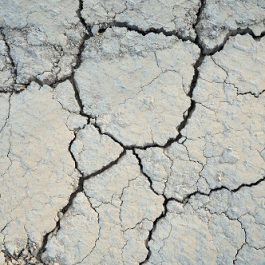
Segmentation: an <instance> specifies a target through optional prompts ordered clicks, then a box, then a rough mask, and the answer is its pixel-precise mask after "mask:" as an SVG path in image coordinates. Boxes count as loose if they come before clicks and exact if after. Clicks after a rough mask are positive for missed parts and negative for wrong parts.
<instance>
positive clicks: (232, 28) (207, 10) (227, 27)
mask: <svg viewBox="0 0 265 265" xmlns="http://www.w3.org/2000/svg"><path fill="white" fill-rule="evenodd" d="M196 28H197V31H198V34H199V40H200V42H201V43H202V45H203V47H204V49H205V50H206V51H211V50H212V49H214V48H216V47H217V46H220V45H222V43H223V42H224V40H225V39H226V38H227V36H229V35H231V34H232V35H235V34H236V32H237V30H241V31H244V30H251V31H252V32H253V34H254V35H256V36H259V35H261V34H263V33H264V32H265V2H264V1H263V0H244V1H240V0H223V1H219V0H205V6H204V8H203V11H202V14H201V19H200V21H199V23H198V24H197V26H196Z"/></svg>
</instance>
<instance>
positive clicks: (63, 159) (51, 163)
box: [0, 84, 77, 255]
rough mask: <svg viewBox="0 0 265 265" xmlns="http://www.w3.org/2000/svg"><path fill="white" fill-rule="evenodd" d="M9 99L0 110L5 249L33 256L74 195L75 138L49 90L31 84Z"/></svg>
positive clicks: (0, 191)
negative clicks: (0, 118) (27, 251)
mask: <svg viewBox="0 0 265 265" xmlns="http://www.w3.org/2000/svg"><path fill="white" fill-rule="evenodd" d="M3 97H6V100H7V99H8V96H6V95H4V96H2V97H1V99H2V98H3ZM9 98H10V99H9V101H10V102H9V106H8V104H1V109H2V108H3V114H4V113H5V115H3V116H5V119H4V120H6V121H5V124H4V125H3V126H2V124H1V126H2V129H1V137H0V165H1V179H0V187H1V188H0V194H1V198H0V201H1V203H0V213H1V221H0V227H1V232H2V235H3V236H4V238H3V241H2V242H1V246H2V248H3V249H6V250H7V251H8V253H10V254H11V255H18V254H19V253H20V252H21V251H22V250H23V249H25V248H26V246H27V245H29V248H30V250H31V251H33V252H34V251H36V250H37V249H38V248H39V247H40V246H41V244H42V237H43V235H44V234H45V233H46V232H48V231H49V230H51V229H52V228H53V226H54V225H55V221H56V219H57V212H58V211H59V210H60V208H62V207H63V206H64V205H65V204H66V202H67V200H68V197H69V195H70V194H71V193H72V192H73V189H74V187H75V185H76V184H75V183H76V181H75V179H76V177H77V172H76V170H75V166H74V162H73V160H72V159H71V156H70V154H69V152H68V145H69V142H70V141H71V140H72V139H73V137H74V135H73V133H72V132H70V131H69V130H68V128H67V127H66V124H65V121H66V119H67V113H66V112H65V111H64V110H63V109H62V108H61V106H60V104H59V103H58V102H57V101H56V100H54V99H53V93H52V90H51V88H50V87H48V86H44V87H43V88H40V87H39V86H38V85H37V84H32V85H31V86H30V87H28V88H27V90H26V91H24V92H22V93H20V94H19V95H12V96H9ZM7 103H8V101H7ZM8 110H9V111H8ZM1 112H2V111H1ZM7 117H8V119H7ZM43 189H45V192H43Z"/></svg>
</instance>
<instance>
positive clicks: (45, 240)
mask: <svg viewBox="0 0 265 265" xmlns="http://www.w3.org/2000/svg"><path fill="white" fill-rule="evenodd" d="M74 140H75V138H74V139H73V140H72V141H71V143H70V145H69V150H70V153H71V144H72V143H73V142H74ZM125 154H126V151H125V150H124V151H123V152H122V153H121V154H120V155H119V157H118V158H117V159H115V160H113V161H111V162H110V163H109V164H107V165H106V166H104V167H102V168H101V169H99V170H97V171H95V172H93V173H92V174H90V175H87V176H84V175H83V174H82V172H81V171H80V170H79V169H78V163H77V161H76V160H75V158H74V156H73V154H72V153H71V155H72V158H73V160H74V162H75V168H76V169H77V170H78V172H79V173H80V174H81V176H80V178H79V182H78V185H77V188H76V189H75V191H74V192H73V193H72V194H71V195H70V197H69V199H68V202H67V204H66V205H65V206H64V207H63V208H62V209H61V210H60V213H61V214H62V215H61V217H60V218H59V220H58V221H57V223H56V225H55V227H54V228H53V229H52V230H51V231H50V232H48V233H46V234H45V235H44V237H43V241H42V245H41V247H40V249H39V251H38V253H37V259H38V260H39V261H41V262H43V261H42V260H41V256H42V254H43V253H44V252H45V250H46V245H47V243H48V240H49V236H50V235H52V234H53V233H54V232H55V231H58V230H59V229H60V222H61V219H62V217H63V216H64V215H65V213H66V212H67V211H68V209H69V208H70V207H71V206H72V204H73V201H74V199H75V198H76V196H77V194H78V193H80V192H83V191H84V182H85V181H86V180H87V179H89V178H93V177H95V176H97V175H100V174H101V173H103V172H104V171H106V170H108V169H109V168H111V167H113V166H114V165H116V164H118V162H119V160H120V159H121V158H122V157H123V156H125Z"/></svg>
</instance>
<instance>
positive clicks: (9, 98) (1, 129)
mask: <svg viewBox="0 0 265 265" xmlns="http://www.w3.org/2000/svg"><path fill="white" fill-rule="evenodd" d="M12 94H13V93H12V92H11V93H10V95H9V97H8V111H7V117H6V119H5V122H4V125H3V126H2V127H1V128H0V134H1V133H2V131H3V130H4V128H5V127H6V125H7V122H8V120H9V118H10V111H11V97H12Z"/></svg>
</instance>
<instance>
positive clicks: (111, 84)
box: [76, 28, 199, 146]
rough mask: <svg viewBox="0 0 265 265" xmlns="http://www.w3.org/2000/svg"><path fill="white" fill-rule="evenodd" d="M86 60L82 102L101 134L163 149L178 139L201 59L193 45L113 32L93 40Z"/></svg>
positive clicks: (158, 36)
mask: <svg viewBox="0 0 265 265" xmlns="http://www.w3.org/2000/svg"><path fill="white" fill-rule="evenodd" d="M82 56H83V58H82V60H83V61H82V64H81V66H80V68H79V69H78V70H77V73H76V82H77V86H78V89H79V91H80V97H81V99H82V102H83V104H84V111H85V113H87V114H88V115H91V116H93V117H95V118H96V121H97V124H98V125H99V126H100V127H101V129H102V131H103V132H106V133H108V134H110V135H113V136H114V137H115V138H116V139H118V140H119V141H121V142H122V143H124V144H125V145H138V146H141V145H146V144H152V143H159V144H165V143H166V142H167V140H168V139H169V138H174V137H175V136H176V135H177V127H178V125H179V124H180V123H181V121H182V120H183V113H184V112H185V111H186V110H187V109H188V108H189V106H190V98H189V97H188V96H187V93H188V91H189V86H190V83H191V80H192V76H193V74H194V71H193V67H192V65H193V64H194V63H195V61H196V59H197V58H198V56H199V49H198V48H197V47H196V46H195V45H194V44H192V43H190V42H185V43H184V42H182V41H181V40H178V39H177V38H176V37H165V36H164V35H163V34H153V33H150V34H147V35H146V36H142V35H139V34H138V33H136V32H133V31H127V30H126V29H120V28H114V29H108V30H107V31H106V32H105V33H104V34H103V35H102V36H98V37H95V38H91V39H89V40H88V41H87V42H86V47H85V50H84V53H83V55H82ZM173 58H174V59H173ZM184 58H185V60H184ZM102 76H104V78H102ZM87 84H89V86H88V85H87ZM162 113H163V115H161V114H162Z"/></svg>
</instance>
